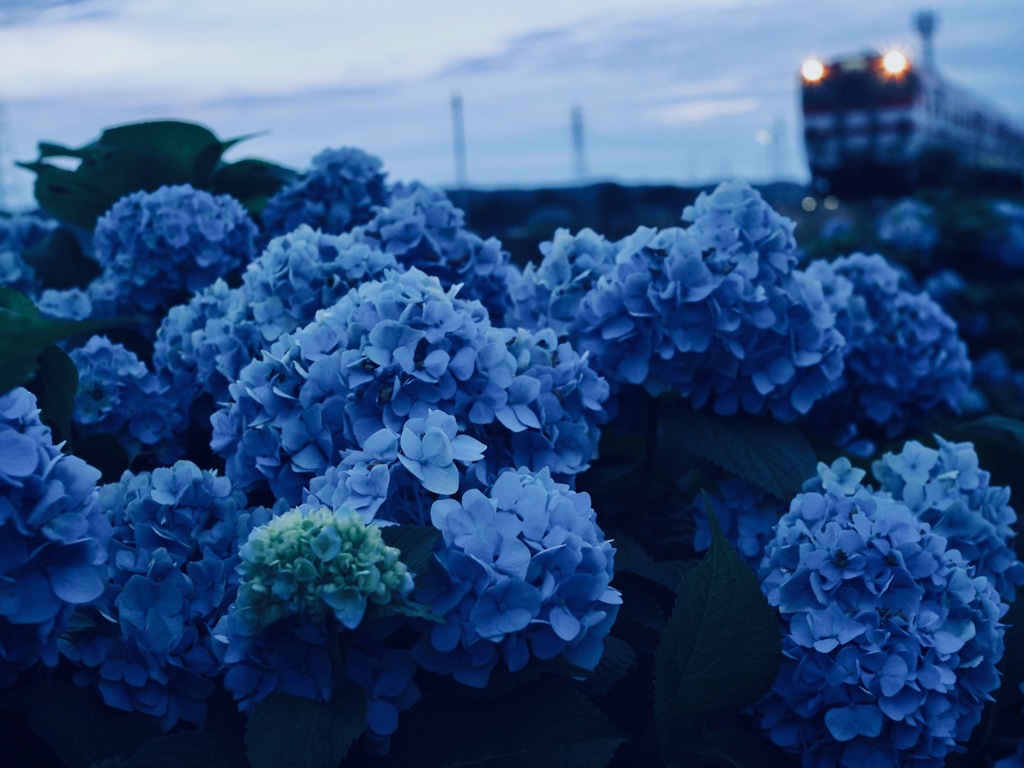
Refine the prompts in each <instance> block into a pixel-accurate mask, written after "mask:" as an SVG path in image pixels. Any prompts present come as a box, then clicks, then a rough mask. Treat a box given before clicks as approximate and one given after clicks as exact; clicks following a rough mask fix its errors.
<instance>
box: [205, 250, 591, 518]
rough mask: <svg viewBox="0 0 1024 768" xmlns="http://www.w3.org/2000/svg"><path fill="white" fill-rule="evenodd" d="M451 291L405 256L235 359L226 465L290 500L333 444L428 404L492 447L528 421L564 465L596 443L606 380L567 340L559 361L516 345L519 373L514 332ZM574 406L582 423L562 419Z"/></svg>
mask: <svg viewBox="0 0 1024 768" xmlns="http://www.w3.org/2000/svg"><path fill="white" fill-rule="evenodd" d="M456 290H457V289H455V288H453V289H450V290H448V291H447V292H446V291H444V290H443V289H442V287H441V284H440V282H439V281H438V279H437V278H435V277H428V276H427V275H425V274H424V273H423V272H421V271H419V270H418V269H415V268H412V269H410V270H409V271H408V272H396V271H386V272H385V278H384V279H383V280H379V281H371V282H366V283H363V284H362V285H361V286H359V288H358V289H356V290H354V291H352V292H350V293H349V294H348V295H347V296H345V297H344V298H343V299H342V300H341V301H339V302H338V303H337V304H335V305H334V306H333V307H331V308H329V309H327V310H324V311H322V312H320V313H318V314H317V319H316V320H315V321H314V322H313V323H311V324H309V325H308V326H306V327H305V328H303V329H301V330H299V331H297V332H296V333H295V334H292V335H289V336H286V337H284V338H282V339H281V341H279V342H278V343H276V344H274V345H273V346H272V347H271V348H270V350H269V351H265V352H264V353H263V359H262V360H256V361H253V362H252V363H250V364H249V365H247V366H246V367H245V368H243V369H242V372H241V374H240V380H239V381H238V382H237V383H235V384H232V385H231V387H230V390H229V391H230V393H231V396H232V398H233V401H232V402H231V403H229V404H228V405H227V406H226V407H224V408H222V409H221V410H219V411H217V412H216V413H215V414H214V416H213V424H214V439H213V442H212V443H211V445H212V446H213V448H214V450H216V451H218V452H219V453H221V454H222V455H224V456H225V458H226V461H227V467H228V472H229V473H230V474H231V476H232V477H234V478H236V479H237V481H238V482H241V483H243V484H245V485H246V486H258V485H260V484H262V483H263V482H268V483H269V485H270V489H271V490H272V491H273V492H274V493H275V494H276V495H277V496H278V497H282V498H287V499H289V500H291V501H293V503H298V502H299V501H300V500H301V492H302V489H303V487H304V486H305V485H306V483H307V482H308V481H309V480H310V479H311V478H313V477H315V476H316V475H319V474H322V473H323V472H324V471H325V470H326V469H327V468H328V467H330V466H331V465H332V464H336V463H337V462H338V459H339V456H340V452H341V451H348V450H362V449H364V447H365V443H366V441H367V440H368V439H369V438H370V437H371V436H372V435H374V434H375V433H376V432H378V431H380V430H381V429H384V428H385V427H386V428H388V429H390V430H391V431H392V432H394V433H396V434H401V432H402V430H403V428H404V427H405V424H406V421H407V420H408V419H410V418H426V417H427V416H428V412H429V411H430V410H439V411H444V412H445V413H447V414H450V415H451V416H453V417H454V418H455V420H456V421H457V422H458V423H459V425H460V428H461V429H462V431H465V432H466V434H468V435H469V436H470V437H478V436H480V435H483V434H485V433H486V438H483V437H481V441H482V442H484V443H485V444H486V445H488V447H489V450H494V454H495V457H498V456H500V455H502V454H501V451H500V449H495V448H494V446H495V445H496V444H497V443H496V441H498V440H500V439H501V438H502V437H504V440H505V442H506V443H508V442H509V437H508V436H509V435H510V434H512V435H515V434H516V433H521V432H524V431H529V430H534V431H538V432H540V433H541V436H542V437H541V438H538V439H539V440H540V441H541V442H542V443H543V442H544V441H546V444H547V445H549V446H560V445H562V444H564V445H567V446H569V445H572V446H573V453H571V454H569V455H568V456H569V458H568V459H567V461H565V462H562V464H561V465H560V466H559V468H560V469H576V470H577V471H578V469H580V468H582V467H584V466H586V465H585V463H584V464H576V466H575V467H569V466H568V462H569V461H572V462H573V463H576V459H575V458H574V457H575V456H576V455H583V456H585V457H586V458H587V459H589V458H590V457H591V456H593V455H594V452H595V451H596V447H597V445H596V436H597V430H596V429H593V428H591V427H590V426H589V421H588V420H592V419H595V420H596V412H595V409H594V408H593V406H595V405H599V403H597V402H595V401H594V399H593V398H594V397H599V396H600V394H601V392H602V390H601V387H600V384H596V383H595V380H594V379H593V378H592V377H591V376H588V375H587V372H586V371H585V361H584V360H582V359H579V358H574V357H573V356H572V355H571V354H570V353H569V352H568V351H565V353H564V354H565V355H566V360H565V367H564V368H562V369H561V370H559V365H558V364H557V361H556V360H554V358H552V363H553V364H552V365H549V366H547V367H545V366H544V365H543V362H542V361H541V360H538V359H535V357H534V355H533V354H532V353H531V354H530V355H527V356H521V357H522V359H523V360H524V361H525V364H526V365H527V366H528V367H527V368H525V369H524V371H525V372H523V373H520V368H519V360H517V357H516V356H514V355H513V354H512V352H511V351H510V348H509V342H510V341H512V339H509V338H507V337H506V335H505V334H504V333H503V332H502V330H501V329H496V328H492V327H491V325H490V323H489V321H488V318H487V312H486V310H485V309H484V308H483V306H482V305H481V304H480V303H478V302H475V301H467V300H463V299H459V298H457V297H456V295H455V294H456ZM537 346H540V345H539V344H538V345H537ZM557 351H558V350H554V351H552V350H548V353H552V354H554V353H557ZM538 355H539V356H540V357H543V353H540V352H538ZM552 369H553V370H552ZM542 375H544V376H546V375H550V377H551V379H550V381H542V380H540V377H541V376H542ZM570 376H577V377H578V378H577V379H576V380H569V378H570ZM579 382H583V385H582V386H580V383H579ZM546 388H550V391H551V392H556V397H557V390H560V391H562V392H563V393H564V394H566V395H570V394H572V393H573V392H574V391H575V390H577V389H578V390H579V393H578V395H573V396H572V397H569V398H567V402H566V405H565V407H564V408H563V409H561V411H559V410H557V409H556V408H555V407H554V404H553V403H551V402H549V400H550V399H551V398H545V397H544V396H543V395H544V393H545V391H546ZM528 413H529V414H530V415H528ZM549 418H550V419H552V421H550V422H548V421H547V419H549ZM577 418H578V419H580V420H582V421H583V422H584V423H585V426H581V428H580V429H579V430H575V431H574V430H573V429H571V428H568V427H567V426H566V422H570V424H571V422H572V421H573V420H574V419H577ZM563 435H564V436H563ZM591 437H592V438H593V441H592V442H589V443H587V444H586V445H585V446H582V447H581V446H580V445H579V443H580V442H582V441H585V440H588V439H590V438H591ZM519 439H521V440H524V442H525V441H526V440H528V439H526V438H519ZM508 450H509V451H511V450H513V449H512V448H509V449H508ZM524 450H525V449H524ZM532 453H533V455H534V456H535V457H536V456H543V455H545V453H544V451H543V450H533V452H532ZM490 459H491V454H490V453H489V454H488V461H489V463H488V469H489V471H491V472H492V473H494V474H496V473H497V471H498V470H500V469H501V468H502V467H504V466H507V465H505V464H502V463H495V464H493V465H492V464H491V463H490ZM494 461H495V462H497V458H495V459H494Z"/></svg>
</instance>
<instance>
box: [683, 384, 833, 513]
mask: <svg viewBox="0 0 1024 768" xmlns="http://www.w3.org/2000/svg"><path fill="white" fill-rule="evenodd" d="M670 418H671V419H672V421H671V422H670V423H671V425H672V429H669V430H666V434H665V438H666V441H667V442H668V443H669V445H670V447H671V448H681V449H684V450H686V451H689V452H690V453H692V454H695V455H697V456H700V457H702V458H705V459H708V460H709V461H711V462H713V463H714V464H717V465H718V466H720V467H722V468H723V469H725V470H727V471H729V472H731V473H732V474H734V475H739V476H740V477H742V478H745V479H747V480H749V481H750V482H752V483H755V484H756V485H759V486H761V487H762V488H764V489H765V490H766V491H768V493H770V494H772V495H773V496H775V497H777V498H779V499H782V500H783V501H786V502H788V501H789V500H790V499H792V498H793V497H794V496H795V495H796V494H798V493H800V491H801V489H802V486H803V483H804V481H805V480H807V479H808V478H810V477H813V476H814V473H815V470H816V468H817V465H818V460H817V457H816V456H815V454H814V449H813V448H812V447H811V445H810V443H808V442H807V440H806V438H805V437H804V436H803V435H802V434H801V433H800V431H799V430H798V429H797V428H796V427H794V426H793V425H792V424H781V423H779V422H774V421H761V420H755V419H752V418H749V417H745V416H718V415H715V414H710V413H704V412H703V411H695V410H693V409H691V408H689V407H687V406H685V405H682V404H681V405H680V406H679V407H678V408H675V409H674V410H673V412H672V414H671V417H670Z"/></svg>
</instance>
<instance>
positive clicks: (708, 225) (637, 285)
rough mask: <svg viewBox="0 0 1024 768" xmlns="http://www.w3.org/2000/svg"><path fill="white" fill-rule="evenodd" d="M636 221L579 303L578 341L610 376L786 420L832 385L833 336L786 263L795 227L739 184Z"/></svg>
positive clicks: (818, 295)
mask: <svg viewBox="0 0 1024 768" xmlns="http://www.w3.org/2000/svg"><path fill="white" fill-rule="evenodd" d="M684 215H685V218H687V219H689V220H691V221H692V224H691V225H690V227H689V228H687V229H685V230H684V229H680V228H671V229H666V230H661V231H657V230H653V229H648V228H641V229H639V230H637V232H636V233H635V234H634V235H632V236H630V237H628V238H626V239H624V240H622V241H620V243H619V244H618V251H617V254H616V263H615V266H614V268H613V270H612V271H610V272H608V273H607V274H605V275H604V276H603V277H601V278H600V279H599V280H598V281H597V284H596V285H595V286H594V288H593V289H591V290H590V291H589V292H588V293H587V294H586V295H585V296H584V298H583V300H582V302H581V304H580V312H579V320H578V323H577V326H576V329H575V331H576V334H578V344H577V346H578V348H579V349H580V350H581V351H583V352H587V353H589V354H590V355H591V356H592V357H593V359H594V365H595V367H596V368H597V369H598V370H599V371H600V372H602V373H604V374H605V375H606V376H608V377H609V378H610V379H615V380H617V381H619V382H621V383H627V384H636V385H641V386H643V387H644V389H646V390H647V391H648V392H649V393H651V394H652V395H659V394H661V393H662V392H664V391H666V390H672V391H675V392H678V393H680V394H682V395H684V396H686V397H688V398H689V399H690V401H691V402H692V403H693V405H694V406H695V407H697V408H702V407H704V406H705V405H709V406H710V407H712V408H714V410H715V411H716V412H718V413H721V414H725V415H729V414H733V413H737V412H739V411H743V412H746V413H751V414H762V413H770V414H771V415H772V416H774V417H775V418H777V419H781V420H792V419H794V418H796V417H797V416H799V415H801V414H804V413H807V412H808V411H809V410H810V408H811V406H812V404H813V403H814V402H815V401H816V400H818V399H819V398H821V397H823V396H825V395H827V394H829V393H831V392H832V391H833V390H834V389H835V388H836V387H837V385H838V381H839V377H840V373H841V371H842V354H841V348H842V341H843V339H842V336H841V335H840V334H839V332H838V331H837V330H836V328H835V327H834V324H835V316H834V314H833V311H832V309H831V307H830V306H829V305H828V304H827V302H826V301H825V299H824V296H823V295H822V292H821V287H820V285H818V283H817V282H816V281H814V280H812V279H809V278H808V277H807V276H806V275H805V274H804V273H803V272H800V271H799V270H797V269H795V266H796V260H797V253H796V248H795V243H794V242H793V239H792V234H791V232H792V222H789V221H788V220H785V219H783V218H781V217H779V216H778V215H777V214H775V212H774V211H772V209H771V208H770V207H769V206H768V205H767V204H766V203H764V201H763V200H762V199H761V197H760V195H759V193H758V192H757V191H756V190H754V189H752V188H751V187H750V186H749V185H747V184H745V183H743V182H735V183H733V184H723V185H720V186H719V188H718V189H717V190H715V192H714V193H713V194H712V195H702V196H701V197H700V198H698V200H697V202H696V203H695V204H694V206H692V207H688V208H687V209H686V210H685V211H684Z"/></svg>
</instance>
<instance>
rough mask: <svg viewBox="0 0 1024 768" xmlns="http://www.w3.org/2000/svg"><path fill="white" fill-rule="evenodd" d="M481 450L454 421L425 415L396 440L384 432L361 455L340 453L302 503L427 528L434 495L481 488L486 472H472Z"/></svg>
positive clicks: (366, 518)
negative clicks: (478, 485) (337, 461)
mask: <svg viewBox="0 0 1024 768" xmlns="http://www.w3.org/2000/svg"><path fill="white" fill-rule="evenodd" d="M484 450H485V446H484V444H483V443H481V442H480V441H479V440H476V439H474V438H472V437H470V436H469V435H466V434H460V433H459V428H458V423H457V422H456V421H455V417H453V416H451V415H449V414H447V413H445V412H444V411H434V410H430V411H428V412H427V416H426V417H425V418H419V417H414V418H411V419H409V420H408V421H407V422H406V423H405V426H404V427H403V428H402V434H401V435H400V436H399V435H398V434H397V433H396V432H393V431H392V430H390V429H388V428H387V427H385V428H384V429H381V430H379V431H377V432H375V433H374V434H373V435H371V436H370V437H369V438H368V439H367V440H366V441H365V442H364V443H363V446H362V449H360V450H350V451H345V452H344V453H343V454H342V459H341V462H340V464H338V465H337V466H330V467H328V468H327V470H326V471H325V472H324V473H323V474H322V475H318V476H317V477H314V478H313V479H312V480H310V481H309V493H308V495H307V498H306V503H308V504H324V505H326V506H328V507H330V508H331V509H333V510H335V511H338V510H342V509H347V510H354V511H356V512H358V513H359V515H360V516H361V517H362V518H363V520H364V521H365V522H370V521H371V520H374V519H381V520H386V521H388V522H392V523H416V524H419V525H423V524H429V520H430V506H431V504H432V503H433V502H434V500H435V499H436V498H437V495H447V496H450V495H452V494H454V493H456V492H457V491H458V490H459V488H460V487H461V488H465V487H467V486H468V485H469V484H472V483H473V482H474V481H475V480H478V481H479V482H486V477H487V475H486V471H475V470H474V469H473V465H474V464H476V462H479V461H480V459H481V458H483V453H484ZM456 462H457V463H456ZM385 501H386V502H387V506H386V508H385V509H384V511H383V513H382V515H381V517H380V518H377V514H378V512H381V507H382V505H383V504H384V502H385Z"/></svg>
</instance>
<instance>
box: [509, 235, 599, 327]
mask: <svg viewBox="0 0 1024 768" xmlns="http://www.w3.org/2000/svg"><path fill="white" fill-rule="evenodd" d="M540 252H541V256H542V258H541V261H540V264H535V263H534V262H532V261H531V262H530V263H529V264H527V265H526V267H525V268H524V269H523V274H522V276H521V278H520V279H519V280H517V281H515V282H514V283H513V284H512V285H511V286H510V293H511V297H512V304H513V308H512V314H511V320H512V321H513V323H516V324H518V325H520V326H522V327H524V328H550V329H552V330H553V331H554V332H555V333H556V334H558V336H559V337H561V338H567V337H568V336H569V335H570V333H571V329H572V327H573V325H574V324H575V322H576V320H577V318H578V316H579V311H580V303H581V302H582V301H583V297H584V296H585V295H586V294H587V292H588V291H590V290H591V289H592V288H593V287H594V284H595V283H596V282H597V279H598V278H599V277H601V276H602V275H604V274H607V273H608V272H610V271H611V270H612V269H613V268H614V266H615V252H616V246H615V243H613V242H611V241H609V240H607V239H606V238H605V237H604V235H599V234H598V233H597V232H594V230H592V229H582V230H580V231H579V232H578V233H577V234H575V235H573V234H572V233H570V232H569V230H567V229H559V230H556V231H555V235H554V237H553V238H552V239H551V240H550V241H548V242H544V243H541V244H540Z"/></svg>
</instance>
